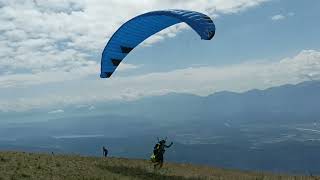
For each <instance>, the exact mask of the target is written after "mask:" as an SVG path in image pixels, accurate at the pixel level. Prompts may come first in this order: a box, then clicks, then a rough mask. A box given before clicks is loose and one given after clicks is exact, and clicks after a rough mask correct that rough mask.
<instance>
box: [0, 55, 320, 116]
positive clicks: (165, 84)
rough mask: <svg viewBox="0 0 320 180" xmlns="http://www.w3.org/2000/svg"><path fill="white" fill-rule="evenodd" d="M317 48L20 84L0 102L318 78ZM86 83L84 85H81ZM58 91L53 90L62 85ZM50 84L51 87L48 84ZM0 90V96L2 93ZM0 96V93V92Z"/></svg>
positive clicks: (102, 97)
mask: <svg viewBox="0 0 320 180" xmlns="http://www.w3.org/2000/svg"><path fill="white" fill-rule="evenodd" d="M319 72H320V51H316V50H303V51H301V52H300V53H298V54H297V55H295V56H293V57H288V58H284V59H281V60H278V61H272V62H269V61H264V62H255V63H252V62H250V63H241V64H234V65H230V66H222V67H213V66H211V67H207V66H205V67H190V68H186V69H178V70H174V71H170V72H158V73H151V74H145V75H139V76H131V77H111V78H110V79H99V80H79V81H70V82H69V83H67V84H63V86H62V85H61V83H57V84H55V85H53V84H52V86H53V87H55V89H54V90H52V91H51V90H50V89H44V90H38V91H39V92H37V93H36V95H34V94H35V92H34V91H35V89H37V88H40V86H36V87H30V89H29V90H28V89H23V90H24V94H23V95H19V94H17V95H16V97H15V99H9V100H7V101H6V100H5V99H4V100H3V101H1V102H0V110H2V111H10V110H16V111H17V110H28V109H31V108H41V107H45V106H52V105H57V104H58V105H64V104H75V105H76V104H94V103H95V102H98V101H108V100H134V99H138V98H141V97H145V96H152V95H161V94H166V93H169V92H185V93H193V94H197V95H208V94H211V93H213V92H217V91H223V90H229V91H236V92H243V91H247V90H250V89H253V88H257V89H265V88H269V87H273V86H279V85H284V84H288V83H289V84H296V83H300V82H303V81H306V80H319V79H320V73H319ZM84 84H85V86H84ZM60 87H62V88H63V89H61V90H56V89H60ZM51 88H52V87H51ZM1 90H4V89H0V95H1ZM0 98H1V97H0Z"/></svg>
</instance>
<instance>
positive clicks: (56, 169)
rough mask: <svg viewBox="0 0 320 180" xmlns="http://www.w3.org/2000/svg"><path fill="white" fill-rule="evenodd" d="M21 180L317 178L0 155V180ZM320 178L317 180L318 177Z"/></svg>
mask: <svg viewBox="0 0 320 180" xmlns="http://www.w3.org/2000/svg"><path fill="white" fill-rule="evenodd" d="M6 179H10V180H14V179H17V180H20V179H21V180H23V179H50V180H58V179H59V180H60V179H66V180H69V179H70V180H71V179H88V180H89V179H90V180H91V179H92V180H98V179H112V180H113V179H114V180H115V179H121V180H122V179H123V180H127V179H137V180H138V179H139V180H140V179H155V180H157V179H159V180H160V179H164V180H165V179H174V180H178V179H181V180H183V179H214V180H235V179H243V180H259V179H261V180H280V179H281V180H282V179H287V180H307V179H310V180H315V179H317V177H304V176H287V175H274V174H265V173H254V172H241V171H234V170H224V169H217V168H210V167H204V166H195V165H189V164H175V163H168V164H165V165H164V168H163V169H162V170H159V171H153V168H152V164H151V163H150V162H149V161H146V160H132V159H124V158H107V159H104V158H96V157H83V156H77V155H73V156H71V155H51V154H50V155H49V154H35V153H23V152H0V180H6ZM319 179H320V178H319Z"/></svg>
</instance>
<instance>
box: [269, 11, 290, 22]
mask: <svg viewBox="0 0 320 180" xmlns="http://www.w3.org/2000/svg"><path fill="white" fill-rule="evenodd" d="M294 15H295V14H294V13H293V12H289V13H287V14H276V15H274V16H272V17H271V20H272V21H281V20H285V19H287V18H289V17H292V16H294Z"/></svg>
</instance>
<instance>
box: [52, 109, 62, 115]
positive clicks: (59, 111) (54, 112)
mask: <svg viewBox="0 0 320 180" xmlns="http://www.w3.org/2000/svg"><path fill="white" fill-rule="evenodd" d="M48 113H49V114H59V113H64V110H62V109H57V110H54V111H50V112H48Z"/></svg>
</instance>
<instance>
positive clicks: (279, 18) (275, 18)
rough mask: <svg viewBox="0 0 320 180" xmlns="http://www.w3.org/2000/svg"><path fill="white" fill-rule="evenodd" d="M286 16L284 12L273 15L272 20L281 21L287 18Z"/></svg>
mask: <svg viewBox="0 0 320 180" xmlns="http://www.w3.org/2000/svg"><path fill="white" fill-rule="evenodd" d="M285 18H286V16H284V15H282V14H277V15H274V16H272V17H271V20H273V21H280V20H283V19H285Z"/></svg>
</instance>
